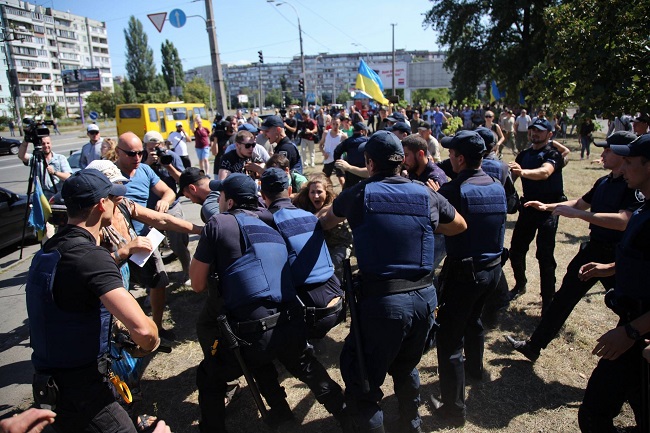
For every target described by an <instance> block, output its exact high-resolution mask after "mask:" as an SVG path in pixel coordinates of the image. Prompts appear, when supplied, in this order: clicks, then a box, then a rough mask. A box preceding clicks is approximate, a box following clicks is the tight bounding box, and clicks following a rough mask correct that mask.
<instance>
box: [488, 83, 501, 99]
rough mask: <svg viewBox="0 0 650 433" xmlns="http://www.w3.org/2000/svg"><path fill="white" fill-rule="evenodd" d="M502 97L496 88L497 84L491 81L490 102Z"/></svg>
mask: <svg viewBox="0 0 650 433" xmlns="http://www.w3.org/2000/svg"><path fill="white" fill-rule="evenodd" d="M503 96H504V95H502V94H501V91H499V88H498V87H497V82H496V81H494V80H492V86H491V92H490V102H495V101H498V100H500V99H501V98H502V97H503Z"/></svg>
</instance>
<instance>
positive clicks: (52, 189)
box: [18, 137, 72, 200]
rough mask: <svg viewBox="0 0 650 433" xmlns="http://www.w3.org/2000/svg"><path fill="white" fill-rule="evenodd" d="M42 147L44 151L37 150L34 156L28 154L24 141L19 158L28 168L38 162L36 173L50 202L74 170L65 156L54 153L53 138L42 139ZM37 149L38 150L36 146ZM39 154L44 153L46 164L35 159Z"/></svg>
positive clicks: (19, 149) (19, 151)
mask: <svg viewBox="0 0 650 433" xmlns="http://www.w3.org/2000/svg"><path fill="white" fill-rule="evenodd" d="M41 145H42V149H41V150H35V152H34V154H32V153H28V152H27V146H28V144H27V142H26V141H23V142H22V144H21V145H20V147H19V148H18V158H19V159H20V160H21V161H22V162H23V163H24V164H25V165H27V166H31V165H32V164H33V163H34V162H35V161H36V164H37V167H36V173H37V175H38V178H39V180H40V181H41V187H42V188H43V194H45V197H46V198H47V199H48V200H49V199H50V198H52V196H53V195H54V194H56V192H57V190H58V189H60V186H59V184H61V183H62V182H63V181H64V180H66V179H67V178H69V177H70V174H71V173H72V169H71V168H70V164H68V160H67V159H66V158H65V156H63V155H59V154H58V153H54V152H53V151H52V138H51V137H42V138H41ZM35 149H37V147H36V145H35ZM37 152H42V154H43V161H44V162H45V163H43V162H41V161H39V160H38V159H37V158H36V159H35V157H34V155H35V154H36V153H37ZM45 165H47V169H45V168H44V167H45ZM46 172H47V173H46Z"/></svg>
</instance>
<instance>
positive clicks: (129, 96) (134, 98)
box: [115, 80, 138, 104]
mask: <svg viewBox="0 0 650 433" xmlns="http://www.w3.org/2000/svg"><path fill="white" fill-rule="evenodd" d="M115 88H116V92H121V93H122V98H123V100H124V103H125V104H134V103H136V102H138V94H137V93H136V91H135V87H134V86H133V84H131V82H130V81H129V80H124V81H123V82H122V85H121V86H119V87H118V85H116V86H115Z"/></svg>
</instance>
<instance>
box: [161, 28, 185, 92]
mask: <svg viewBox="0 0 650 433" xmlns="http://www.w3.org/2000/svg"><path fill="white" fill-rule="evenodd" d="M160 53H161V54H162V75H163V78H164V79H165V82H166V83H167V88H168V89H170V88H172V87H173V86H174V85H176V86H178V87H182V85H183V82H184V81H185V73H184V72H183V64H182V63H181V59H180V57H179V55H178V50H177V49H176V47H175V46H174V43H173V42H170V41H168V40H167V39H165V42H163V43H162V45H161V46H160Z"/></svg>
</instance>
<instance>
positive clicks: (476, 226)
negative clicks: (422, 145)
mask: <svg viewBox="0 0 650 433" xmlns="http://www.w3.org/2000/svg"><path fill="white" fill-rule="evenodd" d="M441 144H442V146H443V147H445V148H447V149H449V158H450V160H451V163H452V166H453V168H454V172H456V173H457V176H456V178H455V179H453V180H451V181H450V182H448V183H446V184H444V185H442V186H441V187H440V190H439V191H438V192H439V193H440V194H441V195H442V196H443V197H445V198H446V199H447V200H449V202H450V203H451V204H452V205H453V206H454V207H455V208H456V209H457V210H458V212H460V214H461V215H462V216H463V218H465V221H466V222H467V231H465V232H463V233H461V234H459V235H456V236H447V237H446V238H445V241H446V242H445V244H446V248H447V258H446V259H445V264H444V265H443V270H442V274H441V277H440V280H441V282H442V288H441V298H440V304H441V306H440V310H439V312H438V318H437V320H438V322H439V324H440V329H439V330H438V333H437V335H436V339H437V350H438V372H439V374H440V390H441V400H440V402H441V403H442V405H439V404H437V403H438V402H436V401H435V399H434V403H436V404H435V405H436V406H437V407H438V411H437V413H438V414H440V416H441V417H442V418H443V419H444V420H445V421H446V422H448V423H449V424H450V425H453V426H460V425H463V424H464V423H465V373H467V374H468V375H470V376H471V377H472V378H474V379H476V380H481V379H482V378H483V350H484V344H485V340H484V334H483V325H482V323H481V312H482V310H483V304H484V302H485V299H486V298H487V297H488V296H489V295H490V293H491V292H492V291H493V290H494V289H495V287H496V285H497V283H498V281H499V279H500V278H501V274H502V271H501V256H502V253H503V238H504V234H505V222H506V195H505V191H504V189H503V186H502V185H501V182H499V181H498V180H496V179H494V178H493V177H491V176H489V175H487V174H486V173H485V172H484V171H483V170H482V169H481V161H482V158H483V154H484V152H485V142H484V141H483V138H481V136H480V135H479V134H478V133H477V132H475V131H460V132H458V133H457V134H456V135H455V136H453V137H445V138H443V139H442V143H441ZM463 349H464V353H465V359H466V361H465V362H463Z"/></svg>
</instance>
